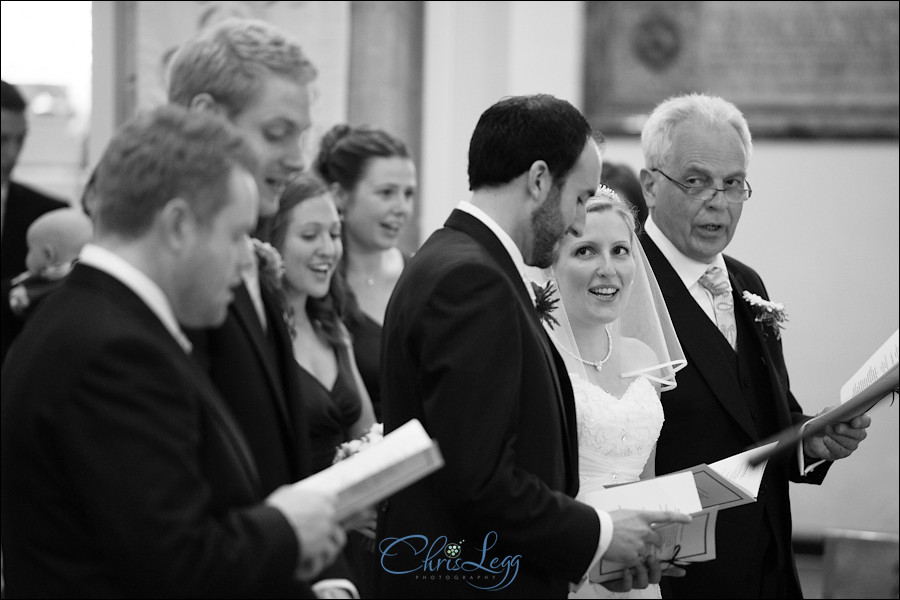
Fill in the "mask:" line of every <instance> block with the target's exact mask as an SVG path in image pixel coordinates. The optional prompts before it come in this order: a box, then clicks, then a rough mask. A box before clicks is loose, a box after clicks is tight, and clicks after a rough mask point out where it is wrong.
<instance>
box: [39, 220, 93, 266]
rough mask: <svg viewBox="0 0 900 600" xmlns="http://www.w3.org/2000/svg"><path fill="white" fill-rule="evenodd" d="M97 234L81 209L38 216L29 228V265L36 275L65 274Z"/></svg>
mask: <svg viewBox="0 0 900 600" xmlns="http://www.w3.org/2000/svg"><path fill="white" fill-rule="evenodd" d="M93 235H94V227H93V225H91V220H90V219H89V218H88V216H87V215H85V214H84V213H83V212H82V211H81V210H79V209H77V208H59V209H57V210H51V211H50V212H48V213H45V214H43V215H41V216H40V217H38V218H37V219H36V220H35V221H34V222H33V223H32V224H31V226H30V227H29V228H28V233H27V236H26V238H27V240H28V256H27V257H26V258H25V266H26V268H27V269H28V271H29V272H30V273H32V274H33V275H42V274H47V273H49V272H52V271H57V272H58V271H63V272H65V271H67V270H68V267H69V265H71V263H72V261H73V260H75V259H76V258H78V253H79V252H80V251H81V247H82V246H84V245H85V244H86V243H88V242H89V241H91V238H92V237H93Z"/></svg>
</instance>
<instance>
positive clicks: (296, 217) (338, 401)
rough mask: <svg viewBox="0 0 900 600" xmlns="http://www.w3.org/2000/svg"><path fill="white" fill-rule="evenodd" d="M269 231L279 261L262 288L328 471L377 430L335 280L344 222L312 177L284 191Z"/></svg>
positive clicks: (268, 265)
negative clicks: (278, 319) (277, 304)
mask: <svg viewBox="0 0 900 600" xmlns="http://www.w3.org/2000/svg"><path fill="white" fill-rule="evenodd" d="M269 231H270V236H269V239H270V241H271V244H272V246H274V248H275V249H276V250H277V251H278V252H279V253H280V255H281V259H280V261H279V259H278V256H277V255H276V254H275V253H274V252H270V258H268V259H266V260H265V261H263V262H264V263H265V264H261V265H260V282H261V285H264V286H271V287H272V288H273V291H274V292H275V293H276V294H277V295H278V296H280V297H281V299H282V301H283V307H284V315H285V319H286V321H287V323H288V328H289V329H290V331H291V336H292V337H293V343H294V358H295V359H296V361H297V365H298V369H299V371H300V378H301V382H302V385H303V401H304V404H305V405H306V410H307V412H308V416H309V424H310V438H311V442H312V446H313V448H312V451H313V453H312V467H313V471H314V472H317V471H321V470H322V469H324V468H326V467H328V466H329V465H331V463H332V461H333V459H334V456H335V449H336V447H337V446H338V445H340V444H342V443H343V442H345V441H349V440H352V439H357V438H359V437H362V435H363V434H365V433H366V432H367V431H368V430H369V428H370V427H371V426H372V424H373V423H374V422H375V418H374V413H373V411H372V403H371V401H370V400H369V396H368V393H367V392H366V389H365V386H364V385H362V382H361V379H360V376H359V371H358V370H357V367H356V361H355V359H354V358H353V353H352V352H351V344H350V336H349V333H348V332H347V329H346V327H345V326H344V324H343V322H342V321H341V314H340V306H341V304H342V301H341V297H342V291H341V282H340V279H339V278H335V277H334V274H335V271H336V270H337V267H338V262H339V261H340V259H341V254H342V252H343V244H342V242H341V221H340V218H339V216H338V212H337V207H336V206H335V203H334V199H333V198H332V196H331V194H330V193H329V191H328V188H327V187H326V186H325V184H324V183H323V182H322V181H321V180H319V178H317V177H316V176H314V175H312V174H310V173H303V174H301V175H300V176H299V177H297V178H296V179H294V180H293V181H292V182H291V183H290V184H288V187H287V188H286V189H285V192H284V195H283V196H282V197H281V202H280V205H279V208H278V212H277V213H276V214H275V215H274V217H273V218H272V221H271V223H270V229H269ZM262 254H263V255H265V254H266V253H265V252H262ZM279 262H282V263H283V266H282V265H279V264H278V263H279Z"/></svg>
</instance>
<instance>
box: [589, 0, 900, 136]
mask: <svg viewBox="0 0 900 600" xmlns="http://www.w3.org/2000/svg"><path fill="white" fill-rule="evenodd" d="M585 5H586V16H587V32H586V54H585V102H584V106H585V108H586V113H587V114H588V117H589V118H590V120H591V122H592V124H593V125H594V126H595V127H597V128H598V129H600V130H601V131H603V132H604V133H607V134H623V133H625V134H627V133H639V132H640V129H641V126H642V125H643V122H644V120H645V119H646V116H647V115H648V114H649V112H650V111H651V110H652V109H653V107H654V106H655V105H656V104H658V103H659V102H661V101H662V100H665V99H666V98H669V97H671V96H676V95H680V94H684V93H688V92H705V93H710V94H714V95H719V96H722V97H724V98H726V99H728V100H730V101H732V102H734V103H735V104H736V105H737V106H738V107H739V108H740V109H741V110H742V111H743V113H744V115H745V116H746V117H747V120H748V122H749V123H750V129H751V131H752V132H753V134H754V136H756V137H880V138H892V137H893V138H896V137H898V136H900V114H898V111H900V44H898V29H900V28H898V21H900V3H897V2H862V1H847V2H717V1H713V2H686V1H672V2H651V1H631V2H586V3H585Z"/></svg>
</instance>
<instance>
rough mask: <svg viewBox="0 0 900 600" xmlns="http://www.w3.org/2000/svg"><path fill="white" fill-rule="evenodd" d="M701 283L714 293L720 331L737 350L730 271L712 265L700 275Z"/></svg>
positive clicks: (714, 306) (714, 305)
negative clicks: (729, 279) (729, 278)
mask: <svg viewBox="0 0 900 600" xmlns="http://www.w3.org/2000/svg"><path fill="white" fill-rule="evenodd" d="M700 285H702V286H703V287H705V288H706V289H708V290H709V292H710V293H711V294H712V295H713V310H714V311H715V313H716V324H717V325H718V326H719V331H721V332H722V335H724V336H725V339H726V340H728V343H729V344H730V345H731V348H732V349H734V350H737V323H736V322H735V320H734V299H733V298H732V296H731V283H730V282H729V281H728V273H727V272H725V270H724V269H720V268H719V267H716V266H711V267H709V268H708V269H706V273H704V274H703V275H702V276H701V277H700Z"/></svg>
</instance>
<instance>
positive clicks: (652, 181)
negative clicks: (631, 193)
mask: <svg viewBox="0 0 900 600" xmlns="http://www.w3.org/2000/svg"><path fill="white" fill-rule="evenodd" d="M641 190H643V192H644V202H646V203H647V208H653V207H654V206H656V178H655V177H654V176H653V173H651V172H650V171H648V170H647V169H641Z"/></svg>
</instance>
